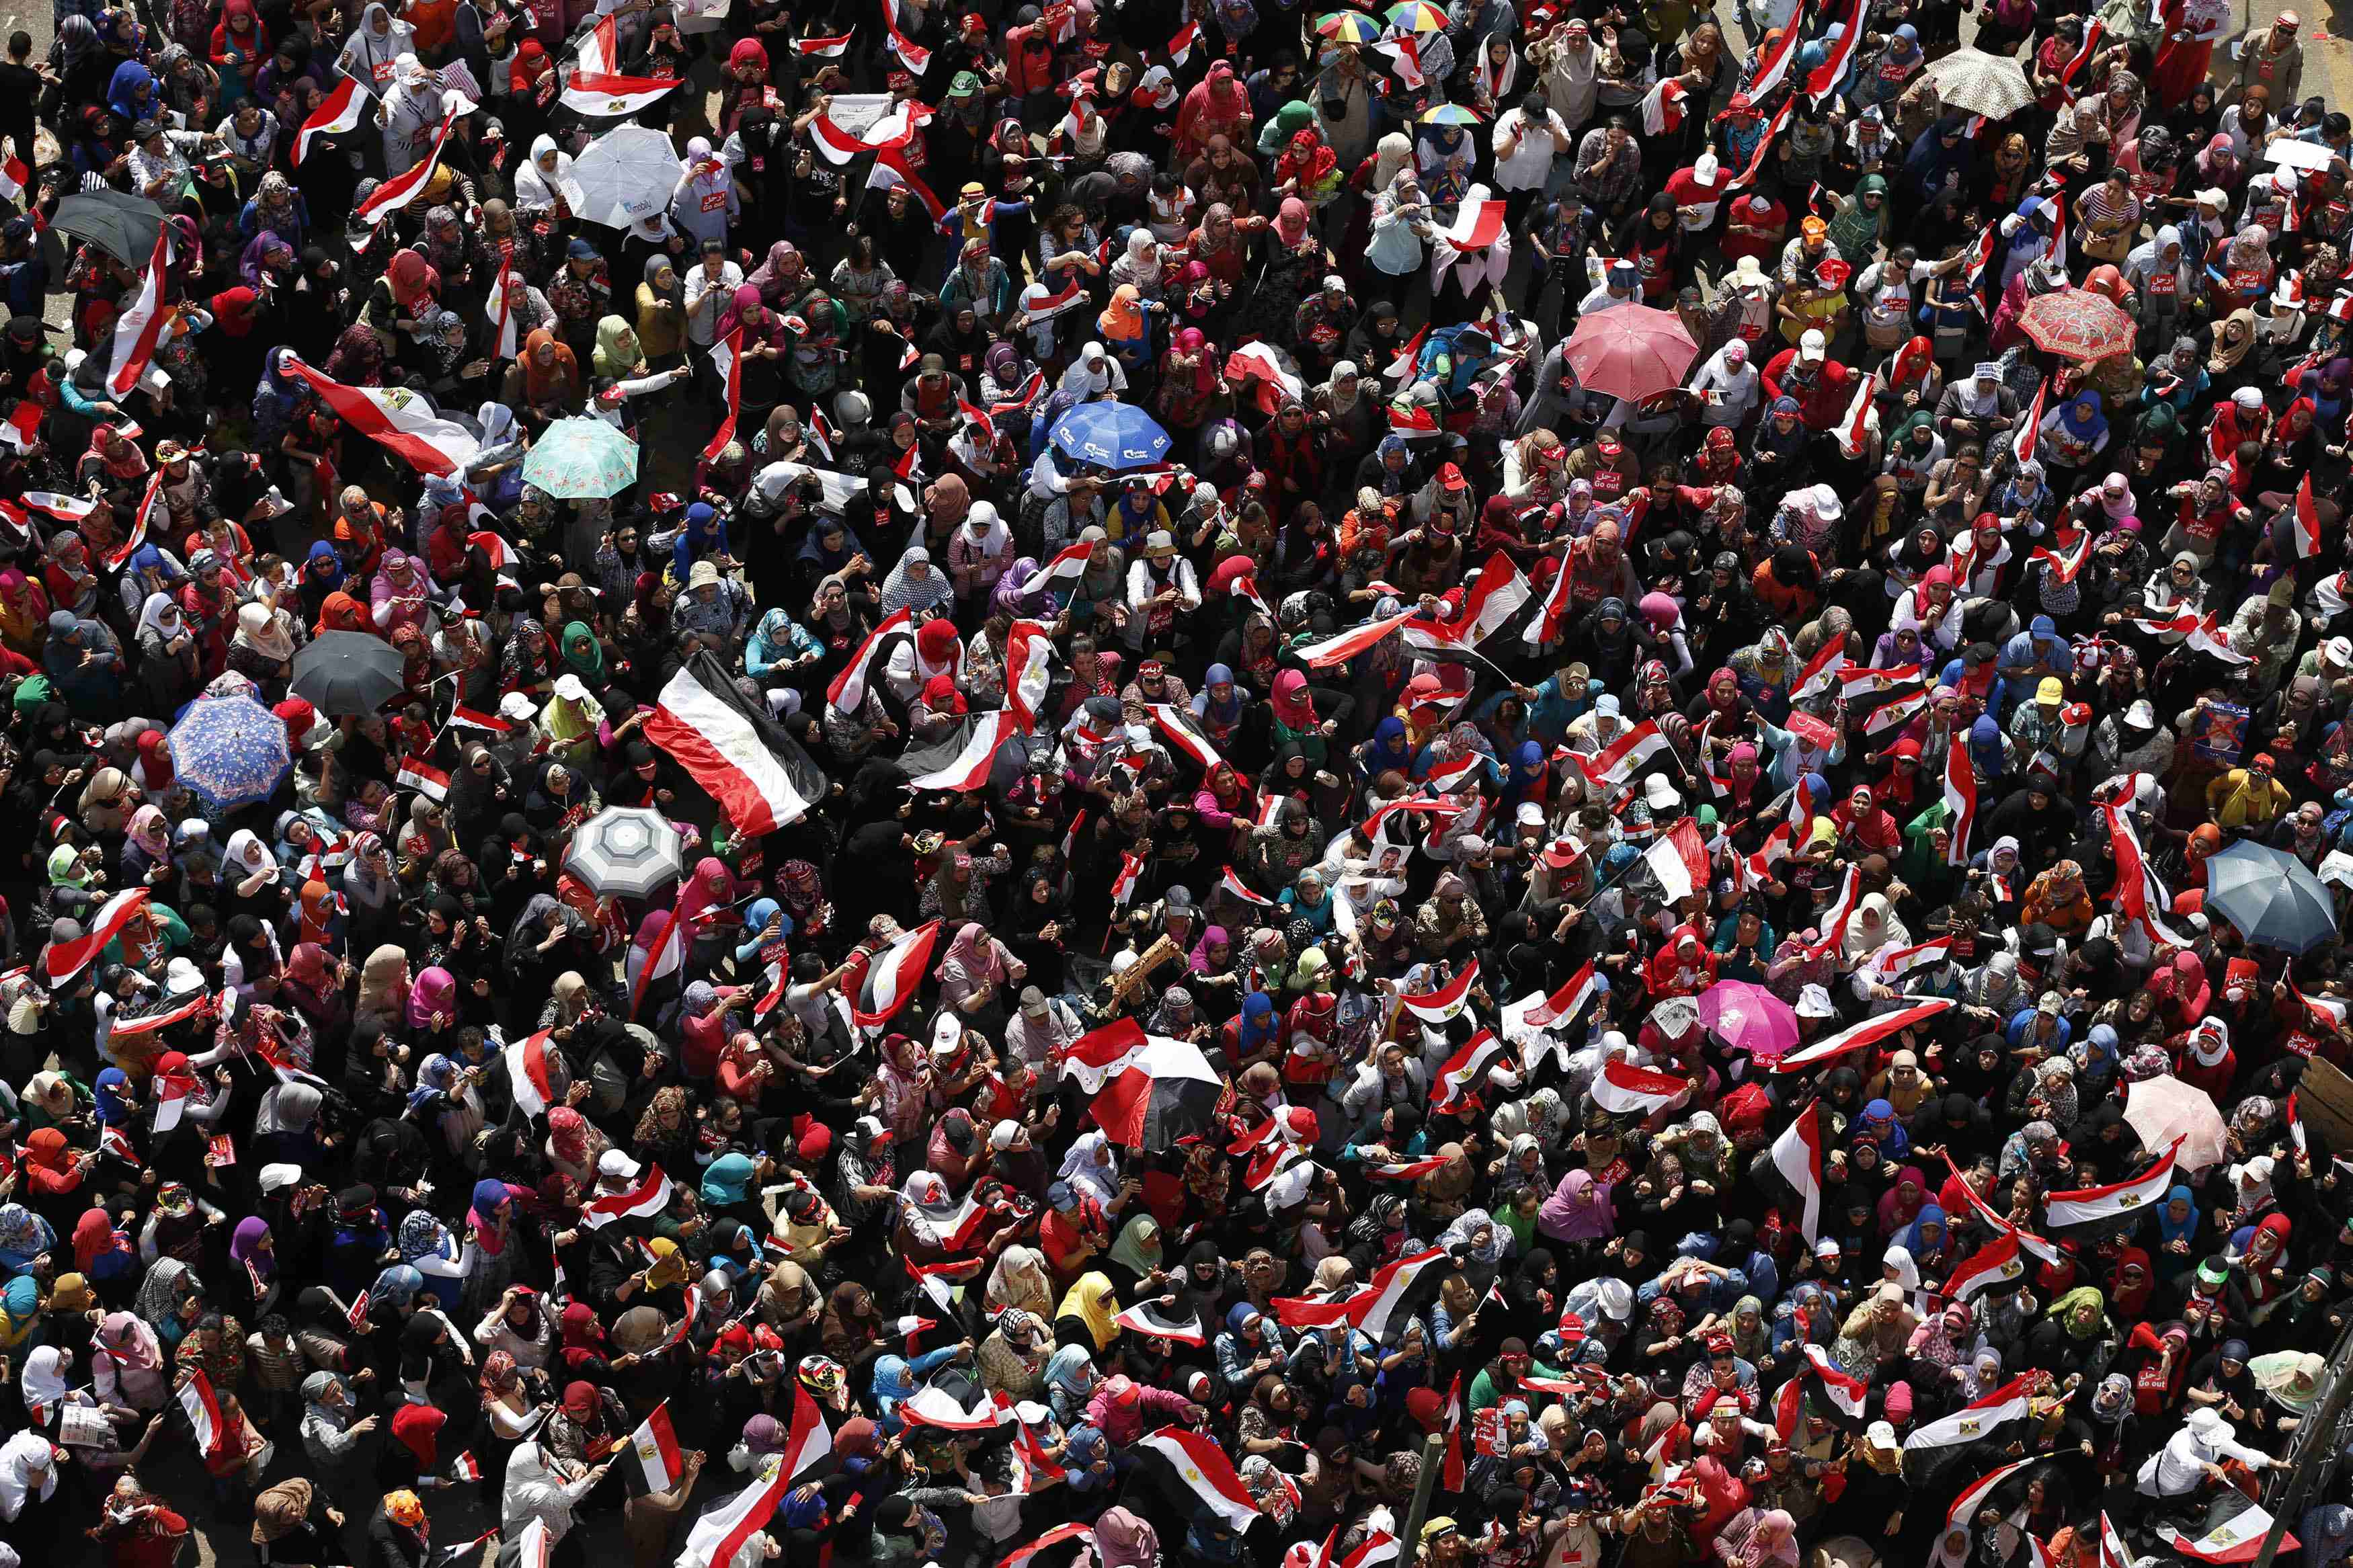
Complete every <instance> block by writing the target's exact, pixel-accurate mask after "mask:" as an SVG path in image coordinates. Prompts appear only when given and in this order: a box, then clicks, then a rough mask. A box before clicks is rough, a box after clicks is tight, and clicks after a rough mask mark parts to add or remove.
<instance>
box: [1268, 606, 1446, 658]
mask: <svg viewBox="0 0 2353 1568" xmlns="http://www.w3.org/2000/svg"><path fill="white" fill-rule="evenodd" d="M1419 614H1420V612H1419V611H1418V610H1401V611H1399V612H1398V614H1396V615H1394V616H1384V617H1383V618H1381V619H1380V620H1377V621H1366V623H1365V624H1364V625H1362V626H1351V627H1350V628H1348V629H1347V630H1346V631H1345V632H1341V633H1339V634H1337V635H1336V636H1334V637H1325V638H1324V640H1323V641H1321V642H1314V643H1309V644H1307V645H1306V646H1305V647H1301V648H1299V649H1297V650H1295V651H1296V653H1297V656H1298V658H1299V659H1300V661H1301V662H1302V663H1303V664H1305V665H1306V666H1307V667H1308V668H1311V669H1323V668H1328V667H1329V666H1332V665H1335V664H1345V663H1346V662H1347V661H1348V660H1350V659H1352V658H1356V656H1357V655H1358V654H1360V653H1363V652H1364V651H1365V650H1366V649H1367V648H1369V647H1375V646H1376V645H1377V644H1378V643H1379V642H1381V640H1382V639H1383V638H1385V637H1388V635H1389V634H1390V633H1391V632H1394V631H1396V630H1397V629H1398V627H1400V626H1404V625H1405V624H1406V622H1408V621H1409V620H1412V619H1413V618H1414V617H1415V616H1417V615H1419Z"/></svg>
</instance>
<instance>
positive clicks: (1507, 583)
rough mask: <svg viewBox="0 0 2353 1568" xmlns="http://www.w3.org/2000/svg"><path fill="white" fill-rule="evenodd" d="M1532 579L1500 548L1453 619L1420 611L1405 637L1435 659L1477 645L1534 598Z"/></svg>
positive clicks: (1481, 570) (1416, 648)
mask: <svg viewBox="0 0 2353 1568" xmlns="http://www.w3.org/2000/svg"><path fill="white" fill-rule="evenodd" d="M1530 596H1531V595H1530V590H1529V588H1528V580H1527V579H1526V578H1525V577H1524V576H1522V575H1521V574H1520V569H1519V568H1518V567H1517V566H1514V565H1513V564H1512V559H1511V557H1510V556H1508V555H1505V554H1504V552H1502V551H1500V550H1498V551H1496V552H1494V553H1493V554H1492V555H1490V556H1488V557H1487V562H1486V564H1485V565H1483V566H1482V567H1480V568H1479V574H1478V575H1477V577H1475V578H1474V579H1473V580H1472V583H1471V584H1470V586H1469V587H1467V588H1466V589H1464V590H1463V595H1462V605H1461V609H1460V610H1458V611H1457V612H1456V613H1455V615H1454V616H1453V618H1452V619H1451V620H1440V619H1438V618H1436V617H1435V616H1423V615H1420V614H1419V613H1417V614H1416V615H1415V616H1413V618H1412V619H1410V620H1409V621H1407V622H1406V624H1405V629H1404V632H1403V634H1402V635H1403V637H1404V639H1405V641H1406V642H1407V643H1408V644H1409V645H1410V646H1411V647H1413V648H1414V649H1415V651H1417V652H1419V653H1421V654H1424V655H1427V656H1429V657H1430V658H1445V657H1446V656H1447V655H1449V654H1454V653H1458V652H1461V650H1464V649H1469V648H1474V647H1478V646H1479V644H1480V643H1482V642H1483V641H1485V640H1486V639H1487V637H1490V636H1491V635H1493V633H1494V632H1495V631H1496V630H1497V629H1498V628H1499V627H1501V626H1504V623H1506V622H1508V621H1509V620H1510V619H1511V618H1512V617H1513V616H1515V615H1517V614H1519V612H1520V609H1521V607H1522V606H1523V605H1525V604H1526V603H1527V602H1528V599H1529V598H1530Z"/></svg>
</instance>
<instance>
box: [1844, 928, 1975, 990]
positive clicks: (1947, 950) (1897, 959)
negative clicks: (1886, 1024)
mask: <svg viewBox="0 0 2353 1568" xmlns="http://www.w3.org/2000/svg"><path fill="white" fill-rule="evenodd" d="M1952 955H1953V939H1952V938H1951V937H1948V936H1940V937H1935V938H1932V939H1931V940H1929V941H1927V942H1922V943H1920V944H1919V945H1918V946H1917V947H1899V948H1894V949H1892V950H1891V949H1887V948H1882V949H1880V951H1879V952H1875V953H1873V954H1872V955H1871V962H1870V963H1866V964H1865V965H1863V969H1864V972H1865V973H1868V974H1870V975H1871V976H1872V977H1873V979H1875V980H1877V981H1878V982H1879V983H1880V984H1882V985H1893V984H1895V983H1896V982H1897V981H1899V980H1902V979H1903V978H1904V977H1905V975H1907V974H1910V973H1912V972H1913V971H1914V970H1915V969H1926V968H1929V967H1931V966H1932V965H1935V964H1939V963H1944V962H1946V961H1947V959H1949V958H1951V957H1952Z"/></svg>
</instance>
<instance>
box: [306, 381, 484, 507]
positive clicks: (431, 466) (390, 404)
mask: <svg viewBox="0 0 2353 1568" xmlns="http://www.w3.org/2000/svg"><path fill="white" fill-rule="evenodd" d="M285 363H286V368H287V369H288V370H290V371H291V372H293V374H295V376H296V377H298V378H299V379H300V380H301V381H303V382H304V383H306V384H309V386H310V387H311V390H312V391H314V392H316V393H317V394H318V395H319V396H320V397H321V398H322V400H323V401H324V402H325V403H326V405H327V406H328V407H330V408H332V409H333V410H334V411H335V413H336V414H337V415H338V416H341V417H342V418H343V422H344V423H345V424H347V425H349V426H351V427H352V428H353V429H354V430H357V431H358V432H359V433H360V434H361V435H363V436H365V437H367V438H368V439H369V440H371V441H374V442H375V443H376V444H377V445H378V446H380V447H388V448H389V449H391V450H392V451H393V452H395V453H397V454H398V455H399V457H400V458H401V460H402V461H404V462H406V464H407V465H408V466H409V467H410V468H415V469H416V470H417V472H418V473H420V474H434V475H439V476H444V477H446V476H448V475H450V474H454V473H457V472H458V471H459V469H461V468H464V467H465V466H466V465H467V464H469V463H470V462H472V461H473V460H474V457H475V454H476V453H478V452H480V450H481V442H480V440H478V439H477V438H476V437H475V436H474V433H473V432H472V431H470V430H469V429H467V428H466V427H465V426H463V425H460V424H459V423H458V422H457V421H456V420H454V419H445V418H443V417H441V416H439V415H438V414H436V413H434V412H433V405H431V404H430V403H428V402H427V401H426V400H425V399H424V398H423V397H421V396H419V395H417V394H416V393H414V392H411V391H409V390H408V389H407V388H406V387H405V386H345V385H344V384H343V383H342V382H340V381H336V380H334V379H333V378H332V377H331V376H328V375H325V374H322V373H320V372H318V371H315V370H312V369H311V367H310V366H309V365H307V364H304V363H302V362H301V360H299V359H297V358H295V357H294V356H293V355H292V354H289V355H287V356H286V361H285Z"/></svg>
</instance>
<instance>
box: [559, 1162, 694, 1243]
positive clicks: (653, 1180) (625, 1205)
mask: <svg viewBox="0 0 2353 1568" xmlns="http://www.w3.org/2000/svg"><path fill="white" fill-rule="evenodd" d="M670 1192H671V1189H670V1178H669V1177H668V1176H666V1175H664V1174H663V1173H662V1168H661V1167H660V1166H659V1165H648V1166H647V1167H646V1173H645V1174H644V1175H643V1176H641V1177H639V1178H638V1184H637V1185H636V1186H634V1187H631V1188H629V1189H628V1191H627V1192H620V1193H607V1194H605V1195H604V1196H603V1197H599V1198H591V1199H589V1200H588V1202H586V1203H585V1204H582V1205H580V1223H581V1224H582V1225H583V1226H586V1227H587V1228H588V1229H590V1230H602V1229H604V1228H605V1227H606V1226H608V1225H610V1224H612V1223H613V1222H614V1221H615V1220H617V1219H650V1218H652V1217H653V1216H654V1215H658V1214H659V1213H661V1212H662V1210H664V1209H666V1208H668V1207H670Z"/></svg>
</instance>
